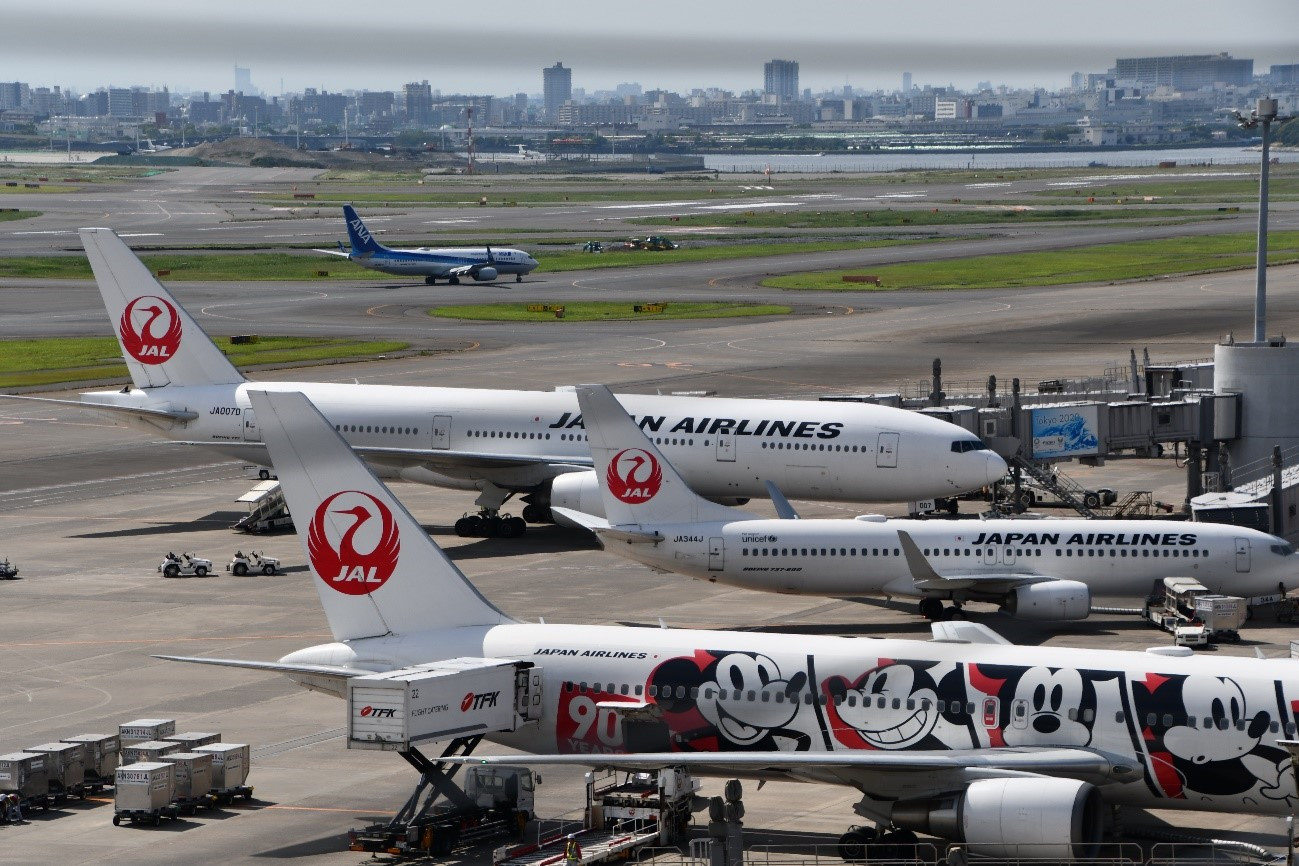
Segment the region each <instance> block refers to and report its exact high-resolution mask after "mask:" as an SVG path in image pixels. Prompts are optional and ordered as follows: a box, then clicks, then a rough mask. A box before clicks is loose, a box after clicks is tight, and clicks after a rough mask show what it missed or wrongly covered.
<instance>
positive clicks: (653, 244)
mask: <svg viewBox="0 0 1299 866" xmlns="http://www.w3.org/2000/svg"><path fill="white" fill-rule="evenodd" d="M678 246H680V245H679V244H677V243H676V242H675V241H671V240H668V239H667V238H665V237H663V236H662V235H650V236H649V237H647V238H628V239H627V240H626V241H624V242H623V247H625V248H626V249H629V250H654V251H659V250H675V249H676V248H677V247H678Z"/></svg>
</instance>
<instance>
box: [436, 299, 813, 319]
mask: <svg viewBox="0 0 1299 866" xmlns="http://www.w3.org/2000/svg"><path fill="white" fill-rule="evenodd" d="M649 303H651V302H642V303H641V304H640V306H646V305H647V304H649ZM529 306H534V307H542V309H540V310H529V309H528V307H529ZM557 306H558V307H563V308H564V315H563V317H562V318H560V317H559V316H557V315H556V314H555V307H557ZM636 306H637V304H635V303H633V302H627V303H617V302H611V301H556V302H554V303H552V304H533V305H529V304H465V305H460V306H447V307H435V308H434V309H432V310H430V311H429V314H430V315H432V316H437V317H439V318H443V319H473V320H474V321H480V322H609V321H627V320H636V321H640V320H655V321H658V320H662V319H726V318H736V317H742V316H783V315H787V314H788V313H789V312H790V308H789V307H786V306H781V305H778V304H738V303H677V302H675V301H674V302H673V303H670V304H663V305H661V309H658V310H655V311H652V312H640V313H638V312H636V311H635V307H636Z"/></svg>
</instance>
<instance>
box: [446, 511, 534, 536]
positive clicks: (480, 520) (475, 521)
mask: <svg viewBox="0 0 1299 866" xmlns="http://www.w3.org/2000/svg"><path fill="white" fill-rule="evenodd" d="M527 531H528V524H527V522H526V521H525V520H524V519H523V518H522V517H512V516H511V515H508V514H501V513H500V512H498V511H488V510H487V509H484V510H482V511H480V512H478V513H477V514H466V515H465V516H463V517H461V518H460V519H459V520H457V521H456V535H459V536H460V537H461V538H518V537H519V536H520V535H522V534H523V533H525V532H527Z"/></svg>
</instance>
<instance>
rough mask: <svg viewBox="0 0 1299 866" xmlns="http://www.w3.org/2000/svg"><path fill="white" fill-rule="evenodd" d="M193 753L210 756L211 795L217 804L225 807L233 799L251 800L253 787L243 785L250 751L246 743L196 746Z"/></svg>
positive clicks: (246, 776) (246, 775)
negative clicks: (214, 796) (204, 753)
mask: <svg viewBox="0 0 1299 866" xmlns="http://www.w3.org/2000/svg"><path fill="white" fill-rule="evenodd" d="M194 751H195V752H200V753H203V752H206V753H207V754H209V755H211V756H212V793H213V794H214V795H216V798H217V802H218V803H220V804H221V805H223V806H227V805H229V804H230V802H231V801H232V800H234V798H235V797H242V798H243V799H245V800H251V799H252V798H253V786H252V785H245V784H244V782H246V781H247V780H248V770H249V753H250V751H251V750H250V749H249V748H248V745H247V744H246V743H212V744H211V745H207V746H196V747H195V748H194Z"/></svg>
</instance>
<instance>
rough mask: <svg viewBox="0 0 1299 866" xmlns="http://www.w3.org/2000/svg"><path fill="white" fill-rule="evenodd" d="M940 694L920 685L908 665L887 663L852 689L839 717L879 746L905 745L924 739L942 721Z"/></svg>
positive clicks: (845, 698) (896, 746) (904, 746)
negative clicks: (939, 709)
mask: <svg viewBox="0 0 1299 866" xmlns="http://www.w3.org/2000/svg"><path fill="white" fill-rule="evenodd" d="M937 706H938V695H937V693H935V691H934V690H933V689H932V688H930V687H929V686H928V685H927V684H925V685H918V684H917V682H916V672H915V670H914V669H912V668H911V667H909V666H907V665H896V664H895V665H887V666H885V667H882V668H876V669H875V670H873V671H870V672H869V673H868V674H866V678H865V679H864V680H862V684H861V686H860V687H859V688H856V689H848V690H846V691H845V692H844V699H843V700H842V701H841V702H840V703H839V706H838V712H839V717H840V718H841V719H843V720H844V722H846V723H847V724H849V725H852V727H854V728H856V729H857V732H858V733H860V734H861V736H862V739H864V740H866V742H868V743H870V744H871V745H872V746H874V747H875V748H877V749H905V748H908V747H910V746H913V745H915V744H916V743H918V742H919V741H920V740H922V739H924V738H925V737H926V736H927V735H928V734H929V733H930V732H931V731H932V730H933V729H934V725H935V724H937V723H938V711H937Z"/></svg>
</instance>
